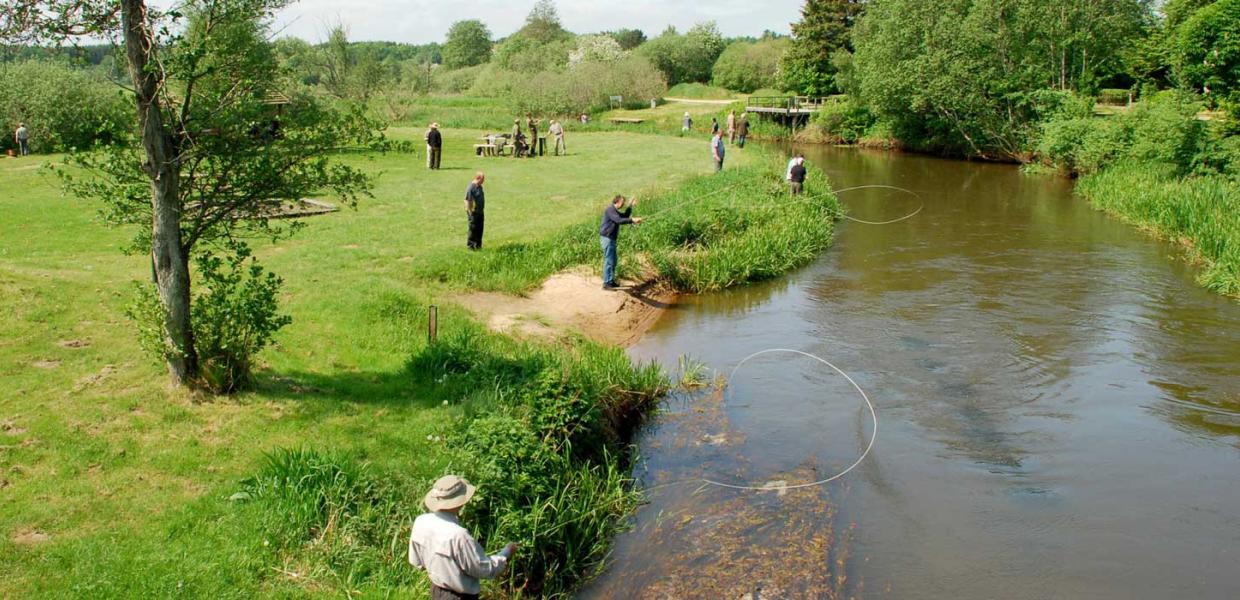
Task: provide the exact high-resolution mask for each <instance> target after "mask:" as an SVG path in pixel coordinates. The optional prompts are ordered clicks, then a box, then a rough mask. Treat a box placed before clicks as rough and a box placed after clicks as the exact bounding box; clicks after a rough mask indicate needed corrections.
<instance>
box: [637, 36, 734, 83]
mask: <svg viewBox="0 0 1240 600" xmlns="http://www.w3.org/2000/svg"><path fill="white" fill-rule="evenodd" d="M637 52H638V53H639V54H641V55H642V56H645V57H646V58H648V59H650V62H651V63H652V64H654V66H655V67H656V68H658V69H659V70H660V71H662V72H663V75H664V77H665V78H666V79H667V82H668V84H670V85H675V84H678V83H686V82H694V81H698V82H703V81H708V80H710V71H711V68H712V67H714V65H715V60H717V59H718V58H719V54H720V53H722V52H723V36H722V35H720V33H719V29H718V28H717V27H716V26H715V24H714V23H713V22H712V23H702V24H699V25H696V26H694V27H693V28H692V29H690V30H689V31H687V32H685V34H684V35H681V34H679V33H676V30H675V29H673V28H670V27H669V28H668V29H667V30H666V31H664V32H663V33H662V34H661V35H659V37H656V38H654V39H652V40H650V41H648V42H646V43H645V44H642V45H641V46H638V48H637Z"/></svg>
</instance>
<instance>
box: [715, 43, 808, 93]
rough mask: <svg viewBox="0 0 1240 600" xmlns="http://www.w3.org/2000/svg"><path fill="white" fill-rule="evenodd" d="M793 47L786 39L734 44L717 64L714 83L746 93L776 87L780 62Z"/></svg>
mask: <svg viewBox="0 0 1240 600" xmlns="http://www.w3.org/2000/svg"><path fill="white" fill-rule="evenodd" d="M790 43H791V42H789V41H788V40H787V39H769V40H762V41H759V42H755V43H750V42H735V43H733V44H732V45H730V46H728V47H727V49H726V50H724V51H723V54H721V55H719V60H717V61H715V66H714V68H713V69H712V71H711V83H712V84H714V85H717V86H720V87H724V88H727V89H729V90H736V91H738V92H746V93H748V92H752V91H754V90H756V89H758V88H762V87H768V86H772V85H775V83H776V81H777V74H778V71H779V59H780V57H782V56H783V55H784V52H786V51H787V49H788V46H789V45H790Z"/></svg>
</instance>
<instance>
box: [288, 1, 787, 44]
mask: <svg viewBox="0 0 1240 600" xmlns="http://www.w3.org/2000/svg"><path fill="white" fill-rule="evenodd" d="M801 4H802V0H705V1H702V0H556V8H557V9H558V10H559V13H560V21H561V22H562V23H563V24H564V27H565V28H566V29H568V30H569V31H572V32H574V33H594V32H600V31H609V30H614V29H620V28H636V29H641V30H642V31H644V32H646V36H647V37H654V36H656V35H658V34H659V33H660V32H661V31H663V29H665V28H666V27H667V26H668V25H674V26H675V27H676V28H677V29H678V30H680V31H684V30H685V29H688V28H689V27H692V26H693V25H694V24H695V23H699V22H702V21H715V22H716V23H718V24H719V30H720V31H721V32H723V35H724V36H728V37H732V36H754V37H757V36H759V35H761V34H762V32H763V30H766V29H770V30H772V31H776V32H779V33H788V32H789V27H788V26H789V24H790V23H792V22H793V21H796V20H798V19H800V17H801ZM533 6H534V0H300V1H298V2H296V3H294V4H293V5H292V6H290V7H288V8H286V9H284V10H283V11H282V12H281V13H280V15H279V17H278V18H277V21H276V27H275V28H276V30H277V31H280V34H279V35H280V37H283V36H294V37H299V38H302V39H304V40H307V41H311V42H317V41H322V40H323V39H324V38H326V32H327V31H328V30H329V29H330V28H331V27H332V26H333V25H335V24H337V23H340V24H343V25H344V26H345V27H346V28H347V29H348V31H349V39H350V40H354V41H369V40H384V41H392V42H405V43H411V44H424V43H427V42H443V41H444V38H445V37H446V35H447V32H448V27H449V26H451V25H452V23H453V22H455V21H459V20H462V19H479V20H481V21H482V22H483V23H486V25H487V27H488V28H490V30H491V34H492V35H493V36H494V37H495V38H496V39H498V38H501V37H505V36H507V35H509V34H511V33H512V32H514V31H516V30H517V29H519V28H520V27H521V25H522V23H523V22H524V21H525V16H526V15H527V14H529V12H530V8H532V7H533Z"/></svg>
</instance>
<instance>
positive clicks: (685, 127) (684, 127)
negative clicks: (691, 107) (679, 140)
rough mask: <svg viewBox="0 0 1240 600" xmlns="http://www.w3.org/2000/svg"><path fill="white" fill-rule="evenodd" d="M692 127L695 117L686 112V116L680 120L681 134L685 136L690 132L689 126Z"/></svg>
mask: <svg viewBox="0 0 1240 600" xmlns="http://www.w3.org/2000/svg"><path fill="white" fill-rule="evenodd" d="M691 127H693V117H690V116H689V113H688V112H685V116H684V118H682V119H681V120H680V135H681V136H682V137H683V136H684V135H685V134H687V133H689V128H691Z"/></svg>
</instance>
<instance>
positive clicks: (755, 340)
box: [581, 147, 1240, 599]
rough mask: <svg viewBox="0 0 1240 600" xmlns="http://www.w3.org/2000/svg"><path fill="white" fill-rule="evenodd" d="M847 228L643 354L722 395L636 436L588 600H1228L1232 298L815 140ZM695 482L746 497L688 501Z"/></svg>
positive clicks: (1238, 571)
mask: <svg viewBox="0 0 1240 600" xmlns="http://www.w3.org/2000/svg"><path fill="white" fill-rule="evenodd" d="M803 150H804V151H805V153H806V155H807V157H808V160H809V161H810V162H811V163H812V164H815V165H817V166H819V167H821V168H823V169H825V170H826V171H827V172H828V174H829V175H830V177H831V179H832V183H833V185H834V187H836V188H837V189H839V188H844V187H850V186H857V185H866V184H885V185H893V186H899V187H903V188H907V189H910V190H913V191H915V192H917V193H918V194H919V196H920V199H918V198H917V197H913V196H910V195H907V194H902V193H898V192H892V191H890V190H873V189H870V190H859V191H856V192H850V193H846V194H842V195H841V197H840V198H841V201H842V202H843V203H844V204H845V205H846V206H847V207H848V208H849V210H850V214H852V215H854V216H856V217H858V218H861V219H866V220H872V221H883V220H888V219H892V218H895V217H899V216H901V215H904V214H908V213H910V212H912V211H913V210H914V209H916V208H917V207H918V206H919V205H922V204H924V209H923V210H922V211H921V212H920V213H919V214H918V215H917V216H916V217H914V218H911V219H908V220H906V221H902V222H900V223H896V224H892V225H884V226H873V225H862V224H857V223H852V222H844V223H841V224H840V226H839V229H838V235H837V239H836V243H835V245H834V247H832V248H831V249H830V250H829V251H828V252H827V253H826V254H825V255H824V256H822V257H821V258H820V260H818V261H817V262H816V263H814V264H813V265H811V266H809V267H806V268H804V269H802V270H800V271H797V272H795V273H793V274H791V275H789V276H788V277H785V278H783V279H780V280H778V281H775V282H770V283H767V284H763V285H757V286H749V287H745V288H741V289H737V290H734V291H729V292H725V293H719V294H710V295H704V296H700V297H694V298H690V299H688V300H687V301H686V302H684V303H682V304H681V305H679V306H678V307H676V308H675V309H674V310H671V311H669V312H668V313H667V314H666V315H665V316H664V317H663V318H662V319H661V320H660V321H659V322H658V323H657V324H656V325H655V326H654V328H653V329H652V330H651V331H650V332H649V333H648V334H647V335H646V336H645V337H644V338H643V340H642V341H641V342H640V343H638V344H637V345H636V346H634V347H633V348H632V349H631V354H632V355H633V356H634V357H635V358H638V359H643V360H658V361H660V362H662V363H663V364H665V365H676V364H677V360H678V358H679V357H681V356H684V355H688V356H691V357H693V358H694V359H696V360H698V361H701V362H702V363H704V365H706V367H707V368H708V370H709V372H710V373H711V374H714V375H715V376H717V377H718V378H720V379H721V380H722V379H725V378H726V377H727V376H728V375H729V374H730V373H731V371H732V369H733V367H734V366H736V365H737V364H738V363H739V362H740V361H741V360H742V359H744V358H745V357H746V356H749V355H750V354H752V353H754V352H758V351H761V350H764V349H770V348H787V349H794V350H801V351H805V352H809V353H813V354H815V355H818V356H820V357H822V358H823V359H826V360H828V361H830V362H831V363H833V364H835V365H837V366H838V367H839V368H840V369H842V370H843V371H845V372H847V373H848V374H849V375H851V376H852V377H853V378H854V379H855V380H856V382H857V383H858V384H859V385H860V387H861V388H862V389H864V390H865V391H866V392H867V394H868V395H869V397H870V399H871V400H872V401H873V404H874V407H875V410H876V412H877V415H878V432H877V435H876V436H875V443H874V447H873V450H872V452H871V453H870V454H869V455H868V456H867V457H866V458H865V460H864V461H862V462H861V464H860V465H859V466H858V467H857V468H856V469H855V470H853V471H851V472H849V473H848V474H847V475H845V476H843V477H841V478H839V479H837V480H835V481H833V482H830V483H828V484H824V485H820V486H813V487H809V488H800V489H788V488H787V487H786V486H790V485H796V484H800V483H806V482H813V481H818V480H821V479H825V478H828V477H830V476H832V475H833V474H835V473H837V472H838V471H839V470H841V469H843V468H845V467H847V466H848V465H850V464H851V463H853V462H854V461H855V460H856V459H857V457H858V455H859V454H860V453H861V451H862V450H863V449H864V448H865V446H866V444H867V443H868V441H869V439H870V436H871V435H872V434H873V430H872V425H871V419H870V413H869V411H868V409H867V408H866V405H865V402H864V400H863V399H862V398H861V397H860V395H859V394H858V393H857V392H856V390H854V389H853V388H852V387H851V386H850V385H849V384H848V382H847V381H846V380H845V379H844V378H843V377H841V376H840V375H838V374H836V373H835V372H834V371H832V370H831V369H829V368H827V367H825V366H824V365H822V364H821V363H819V362H817V361H815V360H813V359H812V358H807V357H804V356H801V355H797V354H792V353H768V354H764V355H761V356H758V357H756V358H754V359H752V360H750V361H748V362H746V363H745V364H744V365H743V366H742V367H741V368H739V369H737V370H736V372H735V374H734V376H733V377H732V378H731V381H730V383H729V384H728V385H727V386H726V387H724V388H723V391H721V392H719V391H711V390H705V391H700V392H697V393H685V394H680V395H678V396H677V397H675V398H673V399H671V400H670V401H669V402H668V405H667V406H666V407H665V409H664V410H663V412H662V413H661V415H660V416H659V417H658V418H657V420H656V422H655V423H653V424H652V425H651V426H649V427H648V428H647V429H646V430H645V432H644V434H643V436H642V438H641V441H640V448H641V455H642V459H641V461H640V463H639V464H638V466H637V468H636V470H635V475H636V476H637V477H638V478H639V479H640V480H641V481H642V482H643V484H644V485H645V486H647V488H648V490H649V491H648V496H649V498H650V503H649V504H648V505H646V506H644V507H643V508H642V509H641V510H640V511H639V512H638V513H637V514H636V516H635V517H634V526H633V529H632V530H631V531H630V532H628V533H625V534H623V535H621V536H620V537H619V538H618V539H617V541H616V545H615V550H614V552H613V555H612V558H611V560H610V561H609V563H608V565H607V568H606V571H605V572H604V573H603V574H602V575H601V576H600V577H599V578H598V579H597V580H595V582H594V583H593V584H591V585H590V586H588V587H587V588H586V589H585V590H583V592H582V594H581V596H582V597H586V598H741V597H746V595H748V597H750V598H752V597H754V595H755V592H756V595H757V597H764V598H844V597H861V598H901V599H904V598H1169V597H1181V598H1185V597H1191V598H1236V597H1240V304H1237V303H1236V302H1234V301H1233V300H1229V299H1226V298H1222V297H1219V296H1217V295H1213V294H1211V293H1209V292H1207V291H1205V290H1203V289H1201V288H1199V287H1197V286H1196V285H1195V283H1194V281H1193V275H1194V273H1193V270H1192V268H1191V267H1190V266H1188V265H1186V264H1185V263H1184V262H1183V261H1182V260H1180V259H1179V251H1178V249H1177V248H1176V247H1175V246H1173V245H1171V244H1165V243H1160V242H1157V241H1154V240H1152V239H1150V238H1149V237H1146V236H1144V235H1142V234H1141V233H1140V232H1138V231H1136V230H1134V229H1133V228H1132V227H1130V226H1127V225H1125V224H1123V223H1120V222H1119V221H1117V220H1114V219H1111V218H1109V217H1107V216H1105V215H1103V214H1101V213H1098V212H1096V211H1093V210H1091V209H1090V208H1089V207H1088V206H1087V204H1086V203H1085V202H1084V201H1083V200H1081V199H1079V198H1076V197H1073V195H1072V189H1071V184H1070V182H1067V181H1063V180H1060V179H1056V178H1049V177H1032V176H1025V175H1022V174H1021V173H1020V172H1019V170H1017V169H1016V168H1014V167H1011V166H1005V165H993V164H981V163H968V162H960V161H950V160H941V159H935V158H930V157H923V156H915V155H903V154H890V153H882V152H872V151H860V150H849V149H835V148H823V147H813V148H805V149H803ZM702 479H710V480H714V481H718V482H721V483H728V484H735V485H742V486H767V487H771V488H773V489H771V490H769V491H746V490H735V489H730V488H724V487H720V486H716V485H711V484H705V483H702Z"/></svg>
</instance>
